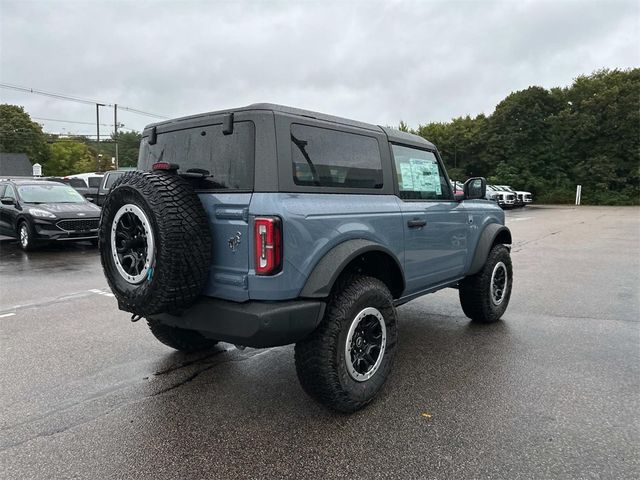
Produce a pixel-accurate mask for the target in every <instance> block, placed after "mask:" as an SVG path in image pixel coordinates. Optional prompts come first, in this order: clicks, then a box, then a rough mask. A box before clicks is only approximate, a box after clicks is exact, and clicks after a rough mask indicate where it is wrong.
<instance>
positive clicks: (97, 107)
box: [96, 103, 104, 172]
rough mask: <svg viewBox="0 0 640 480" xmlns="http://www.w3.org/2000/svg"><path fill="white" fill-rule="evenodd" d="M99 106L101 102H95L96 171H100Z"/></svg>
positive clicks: (101, 104) (102, 105) (101, 105)
mask: <svg viewBox="0 0 640 480" xmlns="http://www.w3.org/2000/svg"><path fill="white" fill-rule="evenodd" d="M100 107H104V104H103V103H96V166H97V168H96V171H98V172H99V171H100Z"/></svg>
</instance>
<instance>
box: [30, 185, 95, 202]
mask: <svg viewBox="0 0 640 480" xmlns="http://www.w3.org/2000/svg"><path fill="white" fill-rule="evenodd" d="M18 193H19V194H20V198H21V199H22V201H23V202H27V203H84V202H85V201H86V200H85V199H84V197H83V196H82V195H80V194H79V193H78V192H77V191H76V190H74V189H73V188H72V187H69V186H68V185H22V186H19V187H18Z"/></svg>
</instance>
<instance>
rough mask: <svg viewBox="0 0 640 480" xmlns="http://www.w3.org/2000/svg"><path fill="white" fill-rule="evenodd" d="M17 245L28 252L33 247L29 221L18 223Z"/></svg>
mask: <svg viewBox="0 0 640 480" xmlns="http://www.w3.org/2000/svg"><path fill="white" fill-rule="evenodd" d="M18 246H19V247H20V248H21V249H22V250H24V251H25V252H30V251H33V250H34V249H35V243H34V241H33V229H32V228H31V225H29V222H27V221H24V220H23V221H21V222H20V223H19V224H18Z"/></svg>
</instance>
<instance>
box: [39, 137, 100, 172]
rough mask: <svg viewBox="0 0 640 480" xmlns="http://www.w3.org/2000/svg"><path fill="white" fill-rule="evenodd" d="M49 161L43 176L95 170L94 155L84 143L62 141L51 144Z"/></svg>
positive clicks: (70, 140) (68, 140)
mask: <svg viewBox="0 0 640 480" xmlns="http://www.w3.org/2000/svg"><path fill="white" fill-rule="evenodd" d="M50 149H51V159H50V161H49V163H48V164H47V167H46V168H45V169H43V174H44V175H56V176H64V175H73V174H76V173H84V172H92V171H95V169H96V155H95V151H93V150H92V149H91V148H89V146H87V145H86V144H85V143H83V142H81V141H78V140H72V139H64V140H58V141H56V142H55V143H53V144H51V146H50Z"/></svg>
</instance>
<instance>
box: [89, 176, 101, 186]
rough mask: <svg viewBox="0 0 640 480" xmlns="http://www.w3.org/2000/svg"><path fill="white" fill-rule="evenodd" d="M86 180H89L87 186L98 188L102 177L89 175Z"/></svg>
mask: <svg viewBox="0 0 640 480" xmlns="http://www.w3.org/2000/svg"><path fill="white" fill-rule="evenodd" d="M87 181H88V182H89V188H100V182H102V177H89V178H88V179H87Z"/></svg>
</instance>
